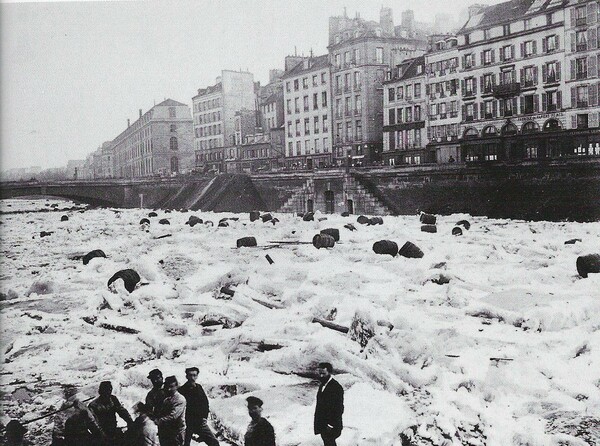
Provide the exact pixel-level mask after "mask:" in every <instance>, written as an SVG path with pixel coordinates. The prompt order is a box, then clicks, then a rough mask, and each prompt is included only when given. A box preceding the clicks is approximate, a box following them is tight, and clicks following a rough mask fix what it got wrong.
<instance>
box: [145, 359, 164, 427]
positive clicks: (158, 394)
mask: <svg viewBox="0 0 600 446" xmlns="http://www.w3.org/2000/svg"><path fill="white" fill-rule="evenodd" d="M148 379H149V380H150V382H151V383H152V389H150V391H149V392H148V395H146V406H147V407H148V410H149V415H150V416H151V417H152V416H155V415H156V413H157V411H158V409H159V408H160V405H161V404H162V402H163V400H164V399H165V391H164V389H163V384H164V383H163V374H162V372H161V371H160V370H159V369H154V370H151V371H150V373H148Z"/></svg>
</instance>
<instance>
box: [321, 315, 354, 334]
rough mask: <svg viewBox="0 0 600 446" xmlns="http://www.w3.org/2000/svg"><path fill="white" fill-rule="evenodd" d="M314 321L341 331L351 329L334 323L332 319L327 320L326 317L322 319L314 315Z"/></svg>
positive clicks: (345, 331)
mask: <svg viewBox="0 0 600 446" xmlns="http://www.w3.org/2000/svg"><path fill="white" fill-rule="evenodd" d="M312 322H313V323H317V324H321V325H322V326H323V327H325V328H329V329H330V330H335V331H339V332H340V333H348V332H349V331H350V329H349V328H348V327H344V326H343V325H338V324H334V323H333V322H331V321H327V320H325V319H321V318H320V317H313V320H312Z"/></svg>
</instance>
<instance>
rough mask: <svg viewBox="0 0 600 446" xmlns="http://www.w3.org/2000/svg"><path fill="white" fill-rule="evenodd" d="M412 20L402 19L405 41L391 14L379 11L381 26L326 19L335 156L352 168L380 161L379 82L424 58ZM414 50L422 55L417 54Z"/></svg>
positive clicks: (380, 108) (381, 113) (341, 18)
mask: <svg viewBox="0 0 600 446" xmlns="http://www.w3.org/2000/svg"><path fill="white" fill-rule="evenodd" d="M413 19H414V17H412V15H411V14H406V15H405V17H403V29H405V31H404V34H405V35H404V37H403V36H400V35H397V33H396V27H394V21H393V15H392V11H391V9H389V8H382V9H381V13H380V21H379V22H374V21H367V20H364V19H362V18H360V17H359V16H358V15H357V16H356V17H355V18H353V19H351V18H348V17H347V16H346V13H345V12H344V15H343V16H337V17H330V18H329V45H328V50H329V57H330V62H331V79H332V90H333V100H332V105H333V116H334V122H333V128H332V130H333V136H334V148H333V156H334V159H335V161H336V163H337V164H341V163H344V162H345V160H346V158H347V157H348V156H350V157H352V158H353V160H354V162H355V163H364V164H370V163H372V162H378V161H381V153H382V148H383V97H382V82H383V81H384V78H385V73H386V71H387V70H388V69H389V68H390V67H392V66H396V65H397V64H399V63H401V62H402V60H404V59H406V58H409V57H415V56H418V55H420V54H423V52H424V51H422V50H424V48H425V42H423V41H419V40H416V39H413V38H411V36H412V35H413V34H414V20H413ZM415 50H421V51H419V52H417V51H415Z"/></svg>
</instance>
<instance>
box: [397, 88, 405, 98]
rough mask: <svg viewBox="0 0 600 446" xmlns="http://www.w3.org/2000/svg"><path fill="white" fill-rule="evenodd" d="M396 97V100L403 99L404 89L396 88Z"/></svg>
mask: <svg viewBox="0 0 600 446" xmlns="http://www.w3.org/2000/svg"><path fill="white" fill-rule="evenodd" d="M396 95H397V97H398V100H400V99H404V87H398V89H397V90H396Z"/></svg>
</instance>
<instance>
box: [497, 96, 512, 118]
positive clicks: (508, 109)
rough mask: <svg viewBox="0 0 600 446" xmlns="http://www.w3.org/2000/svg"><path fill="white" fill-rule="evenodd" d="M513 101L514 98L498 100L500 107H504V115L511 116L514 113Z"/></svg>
mask: <svg viewBox="0 0 600 446" xmlns="http://www.w3.org/2000/svg"><path fill="white" fill-rule="evenodd" d="M515 102H516V98H514V99H510V98H509V99H501V100H500V104H502V105H501V107H502V108H504V116H512V115H514V114H515V112H516V110H515Z"/></svg>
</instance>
